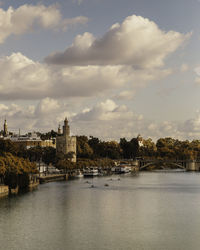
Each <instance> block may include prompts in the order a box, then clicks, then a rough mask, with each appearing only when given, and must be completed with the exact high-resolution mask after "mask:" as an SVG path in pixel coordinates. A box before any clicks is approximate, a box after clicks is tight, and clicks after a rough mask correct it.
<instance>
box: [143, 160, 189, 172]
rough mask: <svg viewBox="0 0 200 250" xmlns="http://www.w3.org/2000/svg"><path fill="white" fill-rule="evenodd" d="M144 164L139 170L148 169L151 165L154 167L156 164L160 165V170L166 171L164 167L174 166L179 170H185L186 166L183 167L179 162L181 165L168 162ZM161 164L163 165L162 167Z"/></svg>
mask: <svg viewBox="0 0 200 250" xmlns="http://www.w3.org/2000/svg"><path fill="white" fill-rule="evenodd" d="M141 163H144V162H141ZM145 163H146V164H144V165H142V166H141V167H140V170H145V169H146V168H148V167H149V166H151V165H156V164H160V165H161V166H160V168H161V169H166V167H165V165H166V164H167V165H173V166H176V167H178V168H180V169H186V166H184V164H183V163H182V162H181V163H177V162H168V161H152V162H145ZM162 163H163V165H162Z"/></svg>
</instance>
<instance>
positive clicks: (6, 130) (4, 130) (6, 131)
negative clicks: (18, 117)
mask: <svg viewBox="0 0 200 250" xmlns="http://www.w3.org/2000/svg"><path fill="white" fill-rule="evenodd" d="M3 136H5V137H6V136H8V125H7V122H6V120H5V121H4V124H3Z"/></svg>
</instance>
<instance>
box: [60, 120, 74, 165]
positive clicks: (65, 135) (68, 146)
mask: <svg viewBox="0 0 200 250" xmlns="http://www.w3.org/2000/svg"><path fill="white" fill-rule="evenodd" d="M56 153H57V154H59V153H63V154H64V155H67V154H68V153H72V158H71V161H72V162H76V136H70V127H69V123H68V120H67V118H65V120H64V126H63V132H62V133H61V129H59V128H58V136H57V137H56Z"/></svg>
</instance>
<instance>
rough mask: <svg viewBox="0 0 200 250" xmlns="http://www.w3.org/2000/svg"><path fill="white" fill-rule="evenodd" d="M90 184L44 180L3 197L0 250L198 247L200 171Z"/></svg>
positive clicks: (105, 249) (115, 178)
mask: <svg viewBox="0 0 200 250" xmlns="http://www.w3.org/2000/svg"><path fill="white" fill-rule="evenodd" d="M89 181H90V183H86V179H81V180H75V181H70V182H55V183H48V184H45V185H41V186H40V187H39V189H38V190H37V191H34V192H31V193H26V194H23V195H20V196H16V197H12V198H11V199H10V198H6V199H2V200H1V201H0V240H1V241H0V242H1V249H8V250H9V249H12V250H19V249H20V250H25V249H29V250H35V249H42V250H46V249H48V250H51V249H52V250H55V249H58V250H63V249H71V250H79V249H80V250H86V249H87V250H90V249H91V250H93V249H96V250H107V249H109V250H112V249H115V250H118V249H123V250H126V249H127V250H128V249H131V250H132V249H139V250H140V249H147V250H151V249H152V250H157V249H158V250H162V249H164V250H168V249H170V250H171V249H181V250H186V249H187V250H188V249H194V250H195V249H199V244H200V238H199V233H198V229H199V225H200V175H199V173H150V172H146V173H140V175H139V176H136V177H133V176H120V180H118V177H116V176H114V177H112V180H111V178H109V177H105V178H104V177H102V178H95V179H93V180H89ZM91 183H92V184H93V185H94V187H95V188H91ZM105 183H108V184H109V186H105Z"/></svg>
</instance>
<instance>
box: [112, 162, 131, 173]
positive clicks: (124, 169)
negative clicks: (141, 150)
mask: <svg viewBox="0 0 200 250" xmlns="http://www.w3.org/2000/svg"><path fill="white" fill-rule="evenodd" d="M130 172H131V166H129V165H124V164H120V165H118V166H116V167H115V173H116V174H126V173H130Z"/></svg>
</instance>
